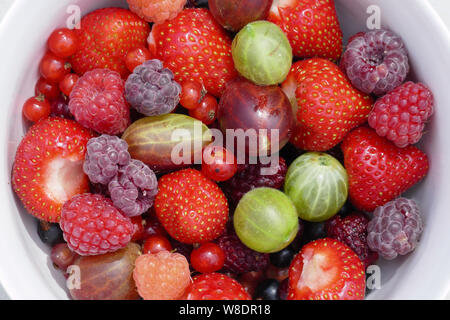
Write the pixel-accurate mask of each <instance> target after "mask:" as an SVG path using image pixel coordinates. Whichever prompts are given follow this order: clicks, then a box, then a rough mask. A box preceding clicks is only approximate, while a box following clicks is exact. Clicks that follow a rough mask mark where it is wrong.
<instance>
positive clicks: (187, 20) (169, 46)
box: [149, 9, 237, 97]
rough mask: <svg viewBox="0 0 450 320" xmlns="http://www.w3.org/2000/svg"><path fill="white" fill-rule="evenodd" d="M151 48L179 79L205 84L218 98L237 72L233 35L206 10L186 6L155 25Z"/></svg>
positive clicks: (150, 39)
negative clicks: (175, 15)
mask: <svg viewBox="0 0 450 320" xmlns="http://www.w3.org/2000/svg"><path fill="white" fill-rule="evenodd" d="M149 48H150V52H151V53H152V55H153V57H155V58H157V59H159V60H161V61H162V62H163V63H164V65H165V67H167V68H169V69H170V70H172V72H173V73H174V75H175V80H176V81H178V82H179V83H182V82H183V81H184V80H192V81H196V82H198V83H202V84H203V85H204V87H205V88H206V90H207V91H209V92H210V93H211V94H213V95H214V96H216V97H220V96H221V93H222V91H223V90H224V88H225V84H226V83H227V82H228V81H229V80H231V79H233V78H234V77H235V76H236V75H237V72H236V70H235V68H234V63H233V58H232V57H231V38H230V37H229V36H228V34H227V33H226V31H225V30H224V29H223V28H222V26H221V25H219V24H218V23H217V21H216V20H215V19H214V17H213V16H212V14H211V13H210V12H209V10H207V9H185V10H183V11H182V12H181V13H180V14H179V15H178V16H177V17H176V18H174V19H172V20H168V21H166V22H164V23H161V24H155V25H153V28H152V32H151V33H150V37H149Z"/></svg>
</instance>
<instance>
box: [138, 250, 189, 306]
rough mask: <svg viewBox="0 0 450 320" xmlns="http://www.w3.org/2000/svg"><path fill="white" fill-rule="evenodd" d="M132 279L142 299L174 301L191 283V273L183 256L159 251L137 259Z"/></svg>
mask: <svg viewBox="0 0 450 320" xmlns="http://www.w3.org/2000/svg"><path fill="white" fill-rule="evenodd" d="M133 278H134V281H135V283H136V287H137V289H138V292H139V295H140V296H141V297H142V298H143V299H145V300H176V299H179V298H180V297H181V296H182V295H183V293H184V291H185V290H186V288H187V287H188V286H189V284H190V283H191V271H190V270H189V263H188V262H187V260H186V258H185V257H184V256H182V255H181V254H179V253H172V252H168V251H161V252H158V253H156V254H144V255H141V256H140V257H138V258H137V259H136V262H135V268H134V272H133Z"/></svg>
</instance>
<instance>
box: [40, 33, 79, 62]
mask: <svg viewBox="0 0 450 320" xmlns="http://www.w3.org/2000/svg"><path fill="white" fill-rule="evenodd" d="M47 45H48V48H49V50H50V51H51V52H53V53H54V54H55V55H56V56H58V57H60V58H68V57H70V56H72V55H73V54H75V52H77V49H78V37H77V35H76V33H75V31H73V30H70V29H67V28H63V29H57V30H55V31H53V33H52V34H51V35H50V37H49V38H48V41H47Z"/></svg>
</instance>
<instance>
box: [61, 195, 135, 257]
mask: <svg viewBox="0 0 450 320" xmlns="http://www.w3.org/2000/svg"><path fill="white" fill-rule="evenodd" d="M60 226H61V229H62V230H63V232H64V239H65V240H66V241H67V245H68V246H69V248H70V249H71V250H72V251H75V252H76V253H78V254H79V255H82V256H90V255H100V254H105V253H108V252H114V251H117V250H119V249H122V248H124V247H126V246H127V244H128V243H129V242H130V241H131V237H132V235H133V233H134V228H133V224H132V223H131V220H130V219H129V218H127V217H124V216H123V215H122V214H121V213H120V211H119V210H117V209H116V208H115V207H114V206H113V204H112V202H111V200H109V199H107V198H105V197H103V196H101V195H98V194H89V193H86V194H82V195H78V196H75V197H73V198H72V199H70V200H69V201H67V202H66V203H65V204H64V206H63V208H62V212H61V221H60Z"/></svg>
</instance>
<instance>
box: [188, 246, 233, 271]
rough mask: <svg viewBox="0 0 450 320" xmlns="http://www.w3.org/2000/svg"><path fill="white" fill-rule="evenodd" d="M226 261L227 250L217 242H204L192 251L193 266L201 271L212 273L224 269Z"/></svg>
mask: <svg viewBox="0 0 450 320" xmlns="http://www.w3.org/2000/svg"><path fill="white" fill-rule="evenodd" d="M224 263H225V252H223V250H222V249H221V248H220V247H219V246H218V245H217V244H215V243H212V242H207V243H204V244H202V245H201V246H200V247H198V248H197V249H194V250H193V251H192V253H191V265H192V267H193V268H194V269H195V270H197V271H198V272H201V273H211V272H216V271H219V270H220V269H222V267H223V265H224Z"/></svg>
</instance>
